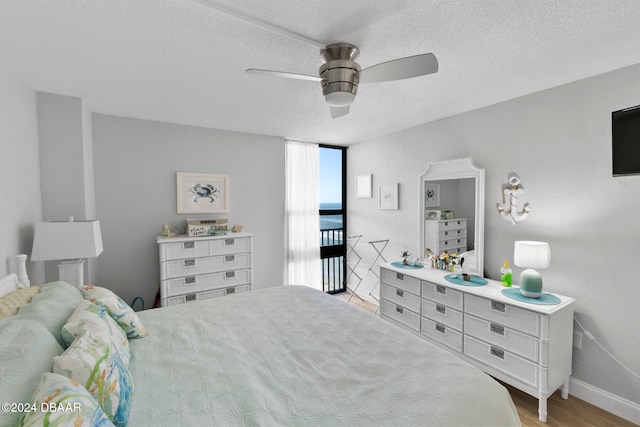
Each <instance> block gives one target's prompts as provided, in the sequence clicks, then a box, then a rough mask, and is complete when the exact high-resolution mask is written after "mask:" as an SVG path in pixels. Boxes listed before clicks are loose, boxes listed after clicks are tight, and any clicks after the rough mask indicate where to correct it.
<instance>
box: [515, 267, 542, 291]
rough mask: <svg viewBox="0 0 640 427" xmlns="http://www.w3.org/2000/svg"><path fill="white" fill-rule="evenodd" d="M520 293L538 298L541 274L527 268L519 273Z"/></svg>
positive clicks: (540, 288)
mask: <svg viewBox="0 0 640 427" xmlns="http://www.w3.org/2000/svg"><path fill="white" fill-rule="evenodd" d="M520 293H521V294H522V295H524V296H525V297H528V298H538V297H540V294H541V293H542V276H541V275H540V273H538V272H537V271H536V270H534V269H532V268H527V269H526V270H524V271H523V272H522V273H520Z"/></svg>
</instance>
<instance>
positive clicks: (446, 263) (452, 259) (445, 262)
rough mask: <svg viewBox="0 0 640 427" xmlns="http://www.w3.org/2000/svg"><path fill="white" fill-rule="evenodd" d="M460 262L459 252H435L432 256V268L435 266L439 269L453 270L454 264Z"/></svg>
mask: <svg viewBox="0 0 640 427" xmlns="http://www.w3.org/2000/svg"><path fill="white" fill-rule="evenodd" d="M459 263H460V258H458V254H448V253H446V252H445V253H442V254H434V255H433V256H432V257H431V268H435V269H437V270H446V271H453V266H454V265H457V264H459Z"/></svg>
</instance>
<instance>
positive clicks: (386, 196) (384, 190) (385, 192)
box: [378, 184, 398, 210]
mask: <svg viewBox="0 0 640 427" xmlns="http://www.w3.org/2000/svg"><path fill="white" fill-rule="evenodd" d="M379 197H380V199H379V201H378V207H379V208H380V209H389V210H398V184H393V185H381V186H380V194H379Z"/></svg>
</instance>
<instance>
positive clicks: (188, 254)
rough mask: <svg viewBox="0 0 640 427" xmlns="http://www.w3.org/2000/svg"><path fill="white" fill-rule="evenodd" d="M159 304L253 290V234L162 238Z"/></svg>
mask: <svg viewBox="0 0 640 427" xmlns="http://www.w3.org/2000/svg"><path fill="white" fill-rule="evenodd" d="M157 242H158V250H159V255H160V304H161V305H162V306H163V307H165V306H169V305H175V304H182V303H185V302H189V301H197V300H203V299H209V298H216V297H221V296H224V295H227V294H230V293H239V292H247V291H250V290H251V289H252V288H253V235H252V234H249V233H231V234H227V235H224V236H209V237H187V236H178V237H171V238H169V237H162V236H159V237H158V239H157Z"/></svg>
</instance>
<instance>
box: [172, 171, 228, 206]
mask: <svg viewBox="0 0 640 427" xmlns="http://www.w3.org/2000/svg"><path fill="white" fill-rule="evenodd" d="M176 194H177V211H178V213H179V214H197V213H223V212H229V175H220V174H212V173H193V172H177V173H176Z"/></svg>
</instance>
